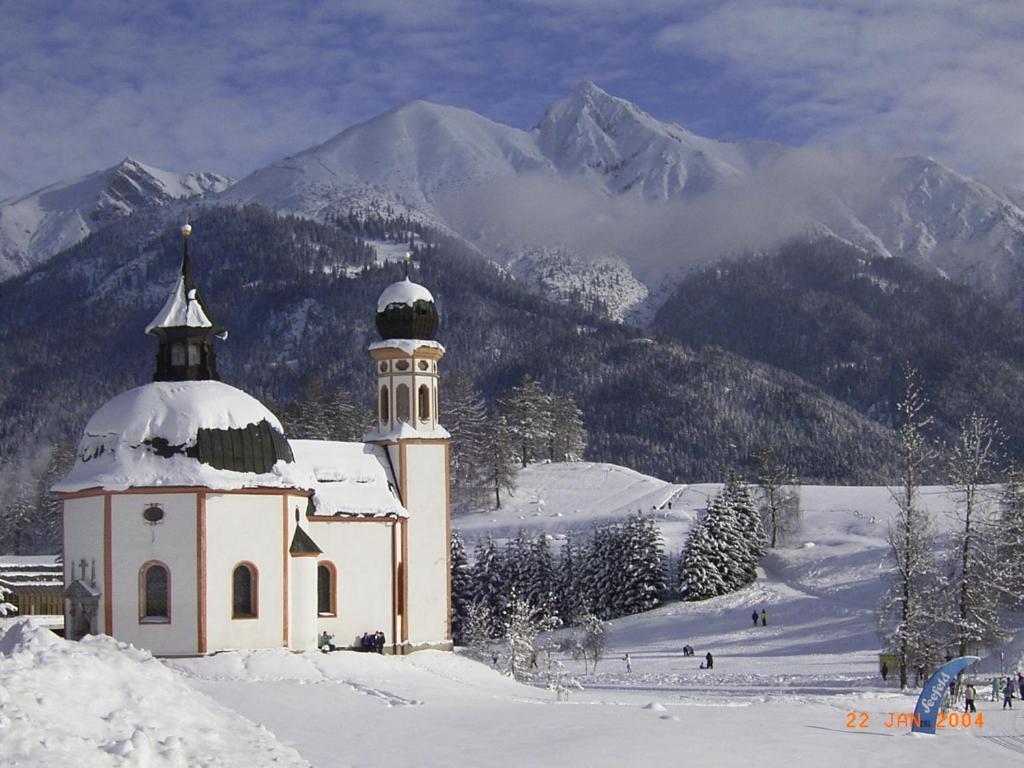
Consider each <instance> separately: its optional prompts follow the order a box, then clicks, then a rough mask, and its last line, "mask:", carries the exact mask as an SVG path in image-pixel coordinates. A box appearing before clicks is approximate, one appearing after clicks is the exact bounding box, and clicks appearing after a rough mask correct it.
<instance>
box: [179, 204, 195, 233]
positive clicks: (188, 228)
mask: <svg viewBox="0 0 1024 768" xmlns="http://www.w3.org/2000/svg"><path fill="white" fill-rule="evenodd" d="M191 234H192V225H191V224H189V223H188V208H186V209H185V223H184V224H183V225H182V226H181V236H182V237H188V236H189V235H191Z"/></svg>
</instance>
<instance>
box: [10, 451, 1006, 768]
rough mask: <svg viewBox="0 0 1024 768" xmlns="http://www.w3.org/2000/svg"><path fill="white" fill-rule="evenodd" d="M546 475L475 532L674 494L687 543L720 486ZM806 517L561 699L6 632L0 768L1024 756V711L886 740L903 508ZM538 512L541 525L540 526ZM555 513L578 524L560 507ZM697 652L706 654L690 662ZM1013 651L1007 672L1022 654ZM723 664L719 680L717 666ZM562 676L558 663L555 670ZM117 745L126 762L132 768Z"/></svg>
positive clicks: (942, 509)
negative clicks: (888, 613)
mask: <svg viewBox="0 0 1024 768" xmlns="http://www.w3.org/2000/svg"><path fill="white" fill-rule="evenodd" d="M532 470H534V468H530V469H529V470H526V471H525V472H522V473H520V489H521V490H520V493H519V494H518V495H517V496H516V497H515V499H514V500H513V501H512V502H511V503H510V504H509V506H508V508H507V509H505V510H502V511H501V512H498V513H493V514H492V515H491V517H492V518H493V519H494V521H495V522H491V521H490V520H489V519H487V518H479V519H477V518H474V517H471V518H468V519H467V518H460V519H459V520H457V521H456V522H457V523H458V524H459V525H460V526H468V528H469V529H471V530H476V531H483V530H484V528H485V526H487V525H491V526H494V530H495V532H497V533H501V532H502V531H507V530H512V529H514V527H515V526H516V525H517V524H526V525H535V526H538V527H541V528H543V529H545V530H549V528H548V526H550V525H553V524H554V525H565V526H572V525H579V524H581V523H582V521H583V519H584V518H586V517H588V516H590V517H595V518H601V519H607V518H608V517H612V516H615V515H617V514H620V513H621V514H625V513H627V512H629V511H633V510H634V508H639V507H641V506H645V507H649V506H655V507H657V506H659V505H660V506H662V508H663V511H667V503H668V501H669V500H671V501H672V513H673V514H678V515H679V517H678V519H677V520H676V521H675V523H671V524H672V525H675V526H676V529H677V535H676V541H678V534H680V533H682V532H684V529H685V525H686V524H687V523H686V521H687V520H688V519H692V516H693V515H694V513H695V512H697V511H698V510H699V509H701V508H702V506H703V505H704V504H705V503H706V498H707V496H708V495H709V494H712V493H714V492H715V491H716V490H717V488H718V486H715V485H704V486H687V487H683V486H678V485H672V484H669V483H665V482H663V481H660V480H658V479H656V478H652V477H648V476H644V475H640V474H639V473H636V472H632V471H630V470H628V469H624V468H621V467H613V466H610V465H597V464H590V465H587V464H581V465H548V466H546V467H537V468H536V470H537V471H532ZM922 498H923V500H924V502H925V504H926V506H927V507H928V508H929V509H930V510H931V511H932V512H933V513H934V514H935V516H936V517H937V518H938V519H939V520H940V521H941V520H945V519H946V518H945V515H946V514H947V513H948V512H949V510H950V509H951V502H950V498H949V495H948V494H947V493H946V492H945V491H944V490H942V489H939V488H929V489H925V491H924V493H923V496H922ZM541 501H543V502H544V504H543V505H541V504H540V502H541ZM802 502H803V507H804V524H803V526H802V528H801V530H800V532H799V534H798V537H797V538H796V540H795V544H794V546H792V547H791V548H787V549H783V550H779V551H777V552H776V553H773V555H772V556H770V557H769V558H768V559H767V560H766V561H765V563H764V566H765V568H764V572H763V573H762V574H761V575H760V576H759V579H758V581H757V582H756V583H755V584H754V585H752V586H751V587H748V588H747V589H745V590H742V591H740V592H737V593H734V594H732V595H727V596H724V597H721V598H716V599H713V600H708V601H704V602H701V603H690V604H684V603H673V604H669V605H666V606H663V607H662V608H659V609H657V610H654V611H650V612H648V613H644V614H640V615H637V616H631V617H626V618H622V619H617V620H615V621H614V622H611V633H610V638H609V646H608V649H607V652H606V654H605V657H604V658H603V659H602V660H601V662H600V664H599V665H598V667H597V670H596V672H594V671H591V672H590V673H589V674H586V673H584V669H583V665H582V663H581V662H579V661H574V660H573V659H571V657H569V656H568V655H565V654H560V653H557V652H556V653H555V654H554V656H553V658H554V659H555V660H556V661H557V662H558V663H559V664H561V665H562V667H563V669H564V670H565V672H566V673H568V674H570V675H575V676H576V677H577V678H578V679H579V681H580V682H581V683H582V686H583V690H578V691H574V692H572V693H571V694H570V695H569V698H568V700H567V701H562V702H558V701H556V700H555V696H554V694H553V693H551V692H550V691H546V690H543V689H542V688H539V687H529V686H524V685H521V684H519V683H515V682H513V681H512V680H510V679H509V678H508V677H506V676H505V675H503V674H501V673H500V672H499V671H498V670H494V669H492V668H490V665H489V664H480V663H477V662H474V661H471V660H470V659H468V658H465V657H462V656H460V655H453V654H448V653H440V652H435V651H424V652H420V653H416V654H412V655H410V656H405V657H390V656H378V655H375V654H361V653H354V652H338V653H332V654H328V655H324V654H319V653H301V654H294V653H290V652H287V651H285V650H283V649H279V650H274V651H260V652H227V653H221V654H217V655H215V656H211V657H206V658H199V659H181V660H174V661H169V662H167V667H169V669H168V668H166V667H161V666H160V665H155V664H154V663H153V662H152V661H151V660H150V659H149V658H148V656H147V655H146V654H143V653H139V652H137V651H134V650H130V649H126V648H123V647H119V646H118V644H117V643H114V642H113V641H109V640H91V641H88V642H86V643H83V644H73V643H64V642H63V641H59V640H56V639H52V638H49V639H47V638H44V637H40V636H38V635H36V634H34V633H26V634H23V635H15V636H14V637H13V638H12V637H11V635H9V634H8V635H5V636H0V755H2V756H3V757H2V758H0V761H3V760H4V759H9V756H10V755H14V756H15V760H14V763H15V764H17V763H18V760H20V762H21V764H26V765H63V764H74V765H83V766H93V765H123V764H128V765H147V764H148V765H153V766H162V765H249V766H264V765H300V764H305V763H304V762H303V760H304V761H308V763H309V764H312V765H315V766H321V767H323V768H328V767H329V766H338V765H416V766H452V765H466V766H518V765H545V766H546V765H558V766H564V767H565V768H583V767H584V766H586V767H587V768H590V767H591V766H600V767H603V766H621V765H623V764H639V763H642V764H645V765H667V764H673V763H676V762H679V760H680V759H681V758H682V759H683V760H685V761H686V762H688V763H690V762H692V763H694V764H697V765H701V766H729V767H730V768H732V767H733V766H735V765H736V764H737V763H738V762H742V761H743V760H744V759H749V760H750V761H751V762H755V763H756V764H758V765H761V766H767V768H776V767H778V768H783V767H785V768H812V766H820V765H821V764H822V761H823V760H827V761H828V763H829V764H830V765H834V766H838V767H839V768H846V767H847V766H851V767H852V766H876V765H891V766H903V765H919V764H920V765H928V764H933V765H974V764H980V763H985V764H988V763H992V764H997V765H1004V764H1005V765H1011V764H1015V761H1016V760H1019V759H1020V755H1021V754H1024V711H1021V709H1020V708H1019V707H1018V708H1017V709H1015V710H1013V711H1006V712H1004V711H1002V710H1001V709H1000V705H999V704H998V703H993V702H991V701H989V700H988V698H987V697H986V696H984V695H983V696H982V699H981V700H980V701H979V702H978V707H979V710H980V712H981V714H982V716H983V717H984V725H983V726H982V727H978V726H977V725H975V726H972V727H971V728H968V729H964V728H961V729H959V730H945V731H940V732H939V734H938V735H936V736H935V737H918V738H913V737H909V736H907V734H906V728H886V727H885V723H886V721H887V720H888V714H889V713H890V712H912V711H913V707H914V703H915V697H916V691H913V692H909V693H901V692H899V690H898V689H897V688H896V687H894V685H893V681H892V679H891V678H890V681H889V683H888V684H887V685H886V684H883V683H882V680H881V678H880V677H879V675H878V672H877V664H878V657H877V652H878V639H877V635H876V634H875V630H874V627H875V623H874V617H873V610H872V608H873V601H874V599H875V598H876V597H877V595H878V593H879V590H880V589H881V583H882V582H881V579H880V576H881V575H883V574H884V566H882V562H881V555H882V551H883V549H884V532H885V525H886V521H887V517H888V515H889V514H890V512H891V508H892V507H891V499H890V497H889V493H888V491H887V490H886V489H884V488H831V487H809V488H804V489H803V494H802ZM538 506H543V508H544V510H545V512H544V514H542V515H539V516H533V515H530V514H527V513H528V511H529V510H531V509H532V510H533V511H537V507H538ZM556 506H558V507H560V508H564V509H568V510H570V511H572V510H573V509H575V508H577V507H578V508H579V511H578V514H575V515H574V516H573V515H563V516H562V517H558V516H557V515H553V514H548V513H547V510H549V509H550V510H552V511H553V509H554V507H556ZM588 513H589V515H588ZM520 515H523V520H519V517H520ZM940 528H946V529H948V522H943V523H942V524H941V525H940ZM465 530H466V528H465V527H464V531H465ZM812 545H813V546H812ZM762 608H763V609H765V610H766V611H767V615H768V625H767V626H765V627H761V626H756V627H755V626H753V625H752V623H751V620H750V614H751V612H752V611H753V610H754V609H757V610H760V609H762ZM1019 619H1020V617H1015V620H1016V621H1017V624H1016V625H1015V626H1016V627H1017V628H1018V632H1017V634H1018V635H1021V634H1024V633H1022V632H1020V631H1019V629H1020V627H1021V623H1020V621H1019ZM26 635H27V636H26ZM686 643H689V644H691V645H692V646H693V647H694V649H695V651H696V656H695V657H684V656H683V655H682V646H683V645H684V644H686ZM1006 650H1007V654H1006V662H1007V665H1008V668H1012V667H1013V666H1014V664H1015V663H1017V662H1018V659H1019V651H1020V644H1019V642H1018V643H1017V644H1014V643H1013V642H1011V643H1010V644H1008V645H1007V646H1006ZM708 651H711V652H712V653H713V654H714V657H715V665H714V669H713V670H707V669H700V667H699V662H700V660H701V658H702V657H703V655H704V654H705V653H706V652H708ZM627 652H628V653H629V654H630V657H631V663H632V671H631V672H628V673H627V672H626V669H625V664H624V662H623V660H622V656H623V654H625V653H627ZM499 663H502V662H501V660H500V659H499ZM546 665H547V662H546V660H545V659H543V658H542V659H541V661H540V670H539V675H540V676H541V677H543V676H544V675H545V674H546V673H545V668H546ZM997 668H998V659H997V658H995V657H989V658H986V659H983V661H982V662H981V664H980V665H979V668H978V669H976V670H974V671H973V672H972V674H973V675H974V676H975V678H974V679H976V680H977V681H978V682H979V691H980V692H981V693H982V694H984V693H985V691H986V689H985V687H984V685H986V684H987V681H988V680H989V678H990V675H991V674H992V673H993V672H994V671H995V670H996V669H997ZM172 671H173V672H176V673H178V674H172ZM69 680H73V681H74V683H69V682H68V681H69ZM204 694H205V695H204ZM207 697H209V698H207ZM210 698H212V699H213V700H215V701H216V702H217V703H218V704H219V705H221V706H220V707H218V706H215V705H214V704H213V703H211V702H210V700H209V699H210ZM222 707H226V708H227V709H229V710H234V712H235V713H237V714H231V713H228V712H226V711H225V710H224V709H223V708H222ZM851 713H856V714H855V716H854V718H853V719H852V722H853V723H855V724H859V723H861V722H863V720H862V718H865V717H866V718H867V723H866V726H867V727H865V728H863V729H861V728H849V727H848V725H849V724H850V723H851ZM238 715H241V716H242V717H238ZM5 718H6V720H5ZM242 718H245V719H242ZM8 721H9V722H8ZM247 721H251V722H247ZM252 722H254V723H257V724H259V726H262V728H259V727H253V726H252V724H251V723H252ZM268 731H269V732H268ZM129 744H131V745H132V749H131V751H129V749H128V745H129ZM119 752H120V753H123V752H128V755H127V759H125V758H121V757H120V756H118V754H117V753H119ZM72 753H73V754H74V759H73V760H72V759H71V757H70V755H71V754H72ZM300 755H301V758H300V757H299V756H300Z"/></svg>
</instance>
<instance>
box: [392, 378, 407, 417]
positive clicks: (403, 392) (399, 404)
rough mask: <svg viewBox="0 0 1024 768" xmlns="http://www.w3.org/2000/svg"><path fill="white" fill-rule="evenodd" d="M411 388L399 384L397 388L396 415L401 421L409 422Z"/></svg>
mask: <svg viewBox="0 0 1024 768" xmlns="http://www.w3.org/2000/svg"><path fill="white" fill-rule="evenodd" d="M410 407H411V403H410V402H409V386H408V385H407V384H399V385H398V386H397V387H395V415H396V416H397V417H398V420H399V421H409V408H410Z"/></svg>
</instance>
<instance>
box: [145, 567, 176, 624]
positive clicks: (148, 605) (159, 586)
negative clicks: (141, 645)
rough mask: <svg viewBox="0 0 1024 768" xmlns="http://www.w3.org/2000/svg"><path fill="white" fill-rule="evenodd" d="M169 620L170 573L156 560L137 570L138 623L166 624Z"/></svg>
mask: <svg viewBox="0 0 1024 768" xmlns="http://www.w3.org/2000/svg"><path fill="white" fill-rule="evenodd" d="M170 620H171V572H170V571H169V570H167V566H166V565H164V564H163V563H161V562H158V561H156V560H150V561H149V562H148V563H144V564H143V566H142V567H141V568H140V569H139V621H140V622H142V623H145V624H166V623H168V622H170Z"/></svg>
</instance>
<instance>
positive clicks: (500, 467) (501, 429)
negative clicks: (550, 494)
mask: <svg viewBox="0 0 1024 768" xmlns="http://www.w3.org/2000/svg"><path fill="white" fill-rule="evenodd" d="M510 439H511V432H510V430H509V429H508V423H507V421H506V419H505V416H504V415H500V414H499V415H497V416H496V417H495V418H493V419H492V420H491V421H490V422H489V428H488V429H487V431H486V440H485V445H486V451H487V453H486V462H485V464H484V468H483V477H482V480H483V482H484V483H485V484H486V486H487V487H488V488H489V489H490V490H492V491H493V492H494V508H495V509H501V492H502V491H504V492H505V493H508V494H514V493H515V490H516V473H515V469H514V468H513V461H514V460H515V454H514V452H513V448H512V443H511V442H510Z"/></svg>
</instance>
